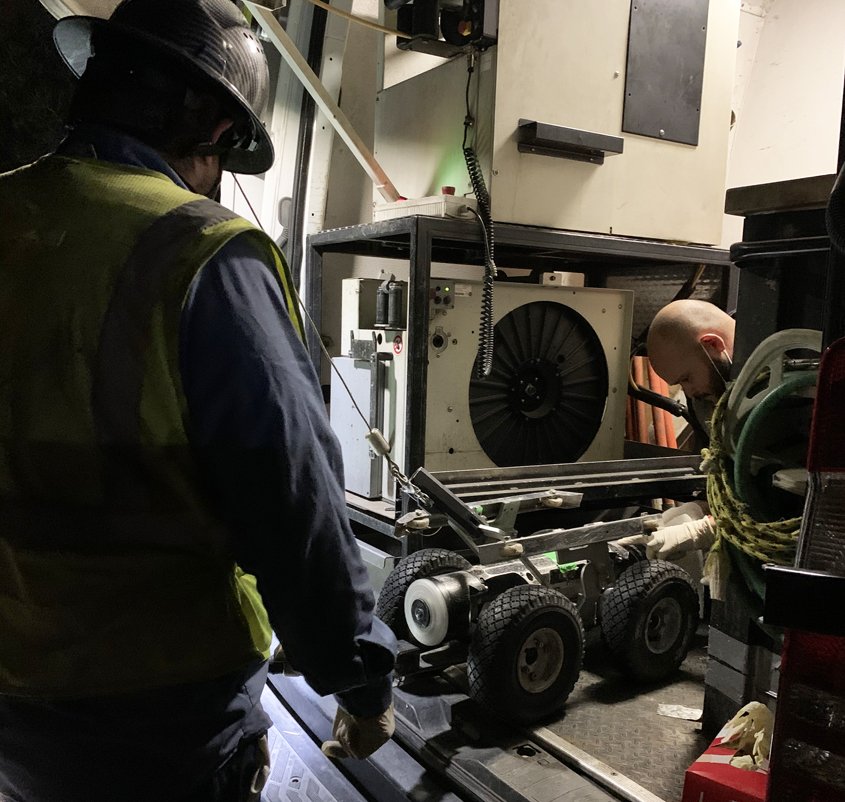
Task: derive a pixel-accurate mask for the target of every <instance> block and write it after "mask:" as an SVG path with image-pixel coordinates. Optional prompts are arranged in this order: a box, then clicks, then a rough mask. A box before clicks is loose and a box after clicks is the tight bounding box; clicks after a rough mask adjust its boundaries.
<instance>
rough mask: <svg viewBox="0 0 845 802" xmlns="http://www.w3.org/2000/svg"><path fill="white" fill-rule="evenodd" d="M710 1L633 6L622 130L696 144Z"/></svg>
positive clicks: (647, 0)
mask: <svg viewBox="0 0 845 802" xmlns="http://www.w3.org/2000/svg"><path fill="white" fill-rule="evenodd" d="M709 6H710V3H709V0H633V2H632V3H631V20H630V25H629V28H628V65H627V70H626V75H625V108H624V113H623V119H622V130H623V131H625V132H626V133H630V134H640V135H642V136H650V137H655V138H656V139H666V140H668V141H670V142H682V143H684V144H687V145H697V144H698V127H699V119H700V117H701V87H702V84H703V82H704V51H705V46H706V44H707V12H708V10H709Z"/></svg>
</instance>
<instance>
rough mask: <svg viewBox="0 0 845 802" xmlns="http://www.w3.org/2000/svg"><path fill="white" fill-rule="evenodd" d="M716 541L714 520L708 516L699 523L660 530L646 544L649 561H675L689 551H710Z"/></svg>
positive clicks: (688, 523) (676, 525) (689, 523)
mask: <svg viewBox="0 0 845 802" xmlns="http://www.w3.org/2000/svg"><path fill="white" fill-rule="evenodd" d="M715 540H716V529H715V526H714V524H713V519H712V518H711V517H710V516H709V515H708V516H707V517H705V518H701V519H699V520H697V521H687V522H686V523H683V524H675V525H674V526H666V527H664V528H663V529H658V530H657V531H656V532H655V533H654V534H653V535H651V536H650V537H648V540H646V542H645V553H646V556H647V557H648V558H649V560H674V559H676V558H677V557H680V556H681V555H682V554H686V553H687V552H688V551H695V550H696V549H702V550H705V549H709V548H710V547H711V546H712V545H713V543H714V541H715Z"/></svg>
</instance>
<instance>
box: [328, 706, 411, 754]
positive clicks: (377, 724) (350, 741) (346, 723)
mask: <svg viewBox="0 0 845 802" xmlns="http://www.w3.org/2000/svg"><path fill="white" fill-rule="evenodd" d="M395 729H396V722H395V720H394V718H393V703H392V702H391V703H390V707H388V708H387V710H385V711H384V713H381V714H379V715H378V716H372V717H370V718H362V717H359V716H353V715H352V714H351V713H347V712H346V711H345V710H344V709H343V708H342V707H340V706H338V708H337V715H336V716H335V717H334V729H333V731H332V734H333V735H334V737H335V739H336V740H334V741H326V742H325V743H324V744H323V746H322V750H323V754H324V755H328V756H329V757H334V758H345V757H356V758H358V759H359V760H363V759H364V758H365V757H369V756H370V755H371V754H372V753H373V752H375V751H376V749H378V748H379V747H380V746H383V745H384V744H386V743H387V742H388V741H389V740H390V736H391V735H393V731H394V730H395Z"/></svg>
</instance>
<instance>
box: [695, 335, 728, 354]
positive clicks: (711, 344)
mask: <svg viewBox="0 0 845 802" xmlns="http://www.w3.org/2000/svg"><path fill="white" fill-rule="evenodd" d="M698 341H699V342H700V343H701V347H702V348H703V349H704V350H705V351H706V352H707V353H708V354H709V355H710V356H711V357H715V356H720V355H721V354H723V353H725V351H727V350H728V346H727V343H726V342H725V341H724V340H723V339H722V337H721V336H720V335H718V334H713V333H709V332H708V333H707V334H702V335H701V336H700V337H699V338H698Z"/></svg>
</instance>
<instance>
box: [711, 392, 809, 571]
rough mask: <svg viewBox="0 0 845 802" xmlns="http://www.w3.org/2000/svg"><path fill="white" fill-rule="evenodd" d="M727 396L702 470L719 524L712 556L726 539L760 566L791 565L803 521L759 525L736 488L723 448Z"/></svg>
mask: <svg viewBox="0 0 845 802" xmlns="http://www.w3.org/2000/svg"><path fill="white" fill-rule="evenodd" d="M728 395H730V393H728V392H725V393H724V394H723V395H722V397H721V398H720V399H719V402H718V404H716V409H715V410H714V412H713V418H712V420H711V422H710V428H711V434H710V447H709V448H705V449H703V450H702V452H701V456H702V457H703V458H704V462H703V463H702V469H703V470H704V471H705V472H706V473H707V502H708V504H709V505H710V514H711V515H712V516H713V518H714V520H715V521H716V542H715V543H714V545H713V548H712V549H711V552H714V553H715V552H718V551H721V541H722V539H723V538H724V539H725V540H727V541H728V542H730V543H731V544H732V545H734V546H736V548H738V549H740V550H741V551H743V552H744V553H745V554H748V555H749V556H751V557H754V558H755V559H757V560H760V561H761V562H767V563H777V564H778V565H792V564H793V562H794V560H795V549H796V544H797V539H798V532H799V529H800V527H801V518H800V517H799V518H785V519H781V520H779V521H758V520H756V519H755V518H754V516H753V515H752V514H751V510H750V508H749V506H748V505H747V504H745V503H744V502H743V501H741V500H740V499H739V497H738V496H737V495H736V492H735V490H734V487H733V481H732V475H733V471H732V470H730V466H729V464H728V459H729V458H728V455H727V453H726V452H725V450H724V448H723V447H722V438H723V428H724V419H725V407H726V401H727V398H728Z"/></svg>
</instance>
